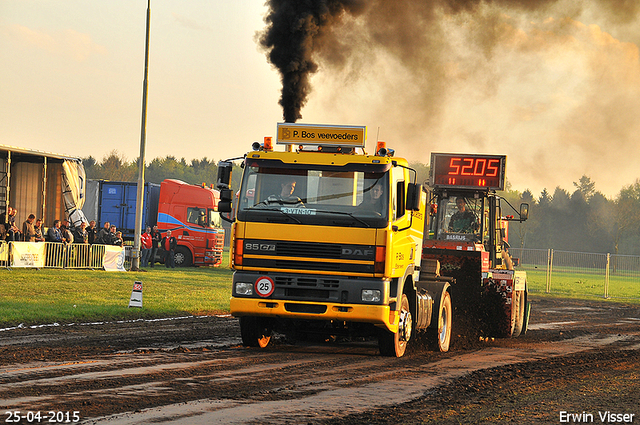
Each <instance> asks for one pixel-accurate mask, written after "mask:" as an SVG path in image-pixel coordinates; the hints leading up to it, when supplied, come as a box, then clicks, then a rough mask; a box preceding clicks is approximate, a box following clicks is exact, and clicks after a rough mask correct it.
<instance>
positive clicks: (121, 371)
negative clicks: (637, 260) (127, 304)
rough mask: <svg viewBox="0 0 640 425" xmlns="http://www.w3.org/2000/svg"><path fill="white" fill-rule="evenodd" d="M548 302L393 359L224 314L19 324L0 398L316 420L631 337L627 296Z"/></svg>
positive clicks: (0, 345) (157, 416) (116, 419)
mask: <svg viewBox="0 0 640 425" xmlns="http://www.w3.org/2000/svg"><path fill="white" fill-rule="evenodd" d="M548 303H551V304H553V308H551V307H549V308H546V309H545V308H539V309H538V310H537V313H536V315H535V316H533V317H532V320H534V323H533V326H532V329H535V330H532V331H530V332H529V333H528V334H527V335H526V336H525V337H524V338H518V339H514V340H496V341H494V342H482V343H480V342H478V341H475V342H473V341H472V342H468V343H467V344H462V346H461V347H459V348H458V349H457V351H452V352H449V353H442V354H438V353H431V352H424V351H415V352H413V353H410V354H409V355H407V356H405V357H403V358H400V359H393V358H385V357H380V356H379V355H378V351H377V347H376V346H375V344H372V343H343V344H317V345H288V344H285V343H283V342H282V341H279V340H276V344H275V345H274V346H273V347H270V348H268V349H266V350H264V351H261V350H256V349H247V348H242V347H240V345H239V338H238V329H237V322H236V321H235V319H230V318H211V319H207V320H205V319H186V320H183V321H175V322H174V323H159V324H154V325H148V324H146V325H140V324H133V325H124V327H123V328H120V327H117V326H113V325H111V326H108V327H104V326H102V327H97V328H88V327H87V328H82V329H79V328H70V329H64V330H55V331H52V330H35V331H24V330H19V331H16V334H15V335H12V336H13V337H10V338H6V336H7V335H6V334H3V335H1V336H0V337H1V338H2V340H1V341H0V407H1V408H4V409H5V410H21V411H48V410H56V411H79V412H80V415H81V417H82V419H83V422H85V423H95V424H103V423H118V424H121V423H123V424H142V423H151V422H155V421H162V422H167V423H189V424H197V423H203V424H204V423H207V424H209V423H265V422H269V423H276V424H277V423H321V422H323V421H327V420H330V419H332V418H340V417H343V416H344V415H347V414H357V413H361V412H364V411H369V410H372V409H375V408H379V407H384V406H394V405H397V404H399V403H403V402H406V401H410V400H413V399H416V398H418V397H420V396H422V395H423V394H424V393H425V392H427V391H430V390H432V389H433V388H434V387H439V386H442V385H446V384H448V383H450V382H452V381H453V380H455V379H456V378H459V377H462V376H466V375H467V374H469V373H471V372H473V371H478V370H482V369H487V368H492V367H500V366H503V365H509V364H514V363H518V362H525V361H536V360H540V359H545V358H549V357H554V356H562V355H568V354H569V355H570V354H572V353H580V352H585V351H589V350H594V349H601V348H603V347H609V346H617V347H622V346H627V348H628V349H638V345H639V344H640V331H639V328H640V319H638V317H639V316H640V310H639V309H638V308H635V309H633V308H632V309H627V310H623V309H621V310H619V311H618V310H615V307H612V308H609V307H607V306H604V307H602V308H601V307H599V306H596V307H595V308H591V310H585V309H583V308H580V307H579V306H578V307H576V306H573V307H572V306H566V307H563V303H562V302H560V303H558V302H551V301H543V302H541V304H543V305H546V304H548ZM590 315H591V317H592V318H589V316H590ZM536 326H537V327H538V328H537V329H536ZM212 329H213V330H214V331H212ZM66 337H68V339H67V342H68V344H66V345H65V338H66ZM16 353H17V354H18V355H17V356H16V357H14V355H15V354H16Z"/></svg>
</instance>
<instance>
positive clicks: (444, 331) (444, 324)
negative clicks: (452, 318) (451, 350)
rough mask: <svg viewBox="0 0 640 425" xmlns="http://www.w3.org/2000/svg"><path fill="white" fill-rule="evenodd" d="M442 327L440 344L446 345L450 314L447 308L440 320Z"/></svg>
mask: <svg viewBox="0 0 640 425" xmlns="http://www.w3.org/2000/svg"><path fill="white" fill-rule="evenodd" d="M440 321H441V323H442V325H441V326H440V333H439V338H440V344H444V343H445V342H446V341H447V335H448V333H449V332H448V331H449V312H448V308H447V306H444V308H443V309H442V317H441V318H440Z"/></svg>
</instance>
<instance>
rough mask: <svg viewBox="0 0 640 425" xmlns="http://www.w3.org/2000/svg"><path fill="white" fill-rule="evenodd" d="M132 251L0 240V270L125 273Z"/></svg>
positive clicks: (103, 247)
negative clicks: (85, 270)
mask: <svg viewBox="0 0 640 425" xmlns="http://www.w3.org/2000/svg"><path fill="white" fill-rule="evenodd" d="M131 248H132V247H128V246H125V247H119V246H111V245H88V244H63V243H57V242H5V241H0V267H6V268H9V267H12V268H56V269H104V270H108V271H126V270H127V269H130V268H131Z"/></svg>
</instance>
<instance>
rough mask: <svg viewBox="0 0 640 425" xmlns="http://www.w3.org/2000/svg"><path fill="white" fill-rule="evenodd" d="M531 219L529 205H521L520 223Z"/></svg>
mask: <svg viewBox="0 0 640 425" xmlns="http://www.w3.org/2000/svg"><path fill="white" fill-rule="evenodd" d="M528 218H529V204H527V203H522V204H520V221H525V220H526V219H528Z"/></svg>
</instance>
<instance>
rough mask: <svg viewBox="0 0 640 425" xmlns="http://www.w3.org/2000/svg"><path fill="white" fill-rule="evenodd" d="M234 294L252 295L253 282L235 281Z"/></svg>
mask: <svg viewBox="0 0 640 425" xmlns="http://www.w3.org/2000/svg"><path fill="white" fill-rule="evenodd" d="M236 294H238V295H253V283H246V282H236Z"/></svg>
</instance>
